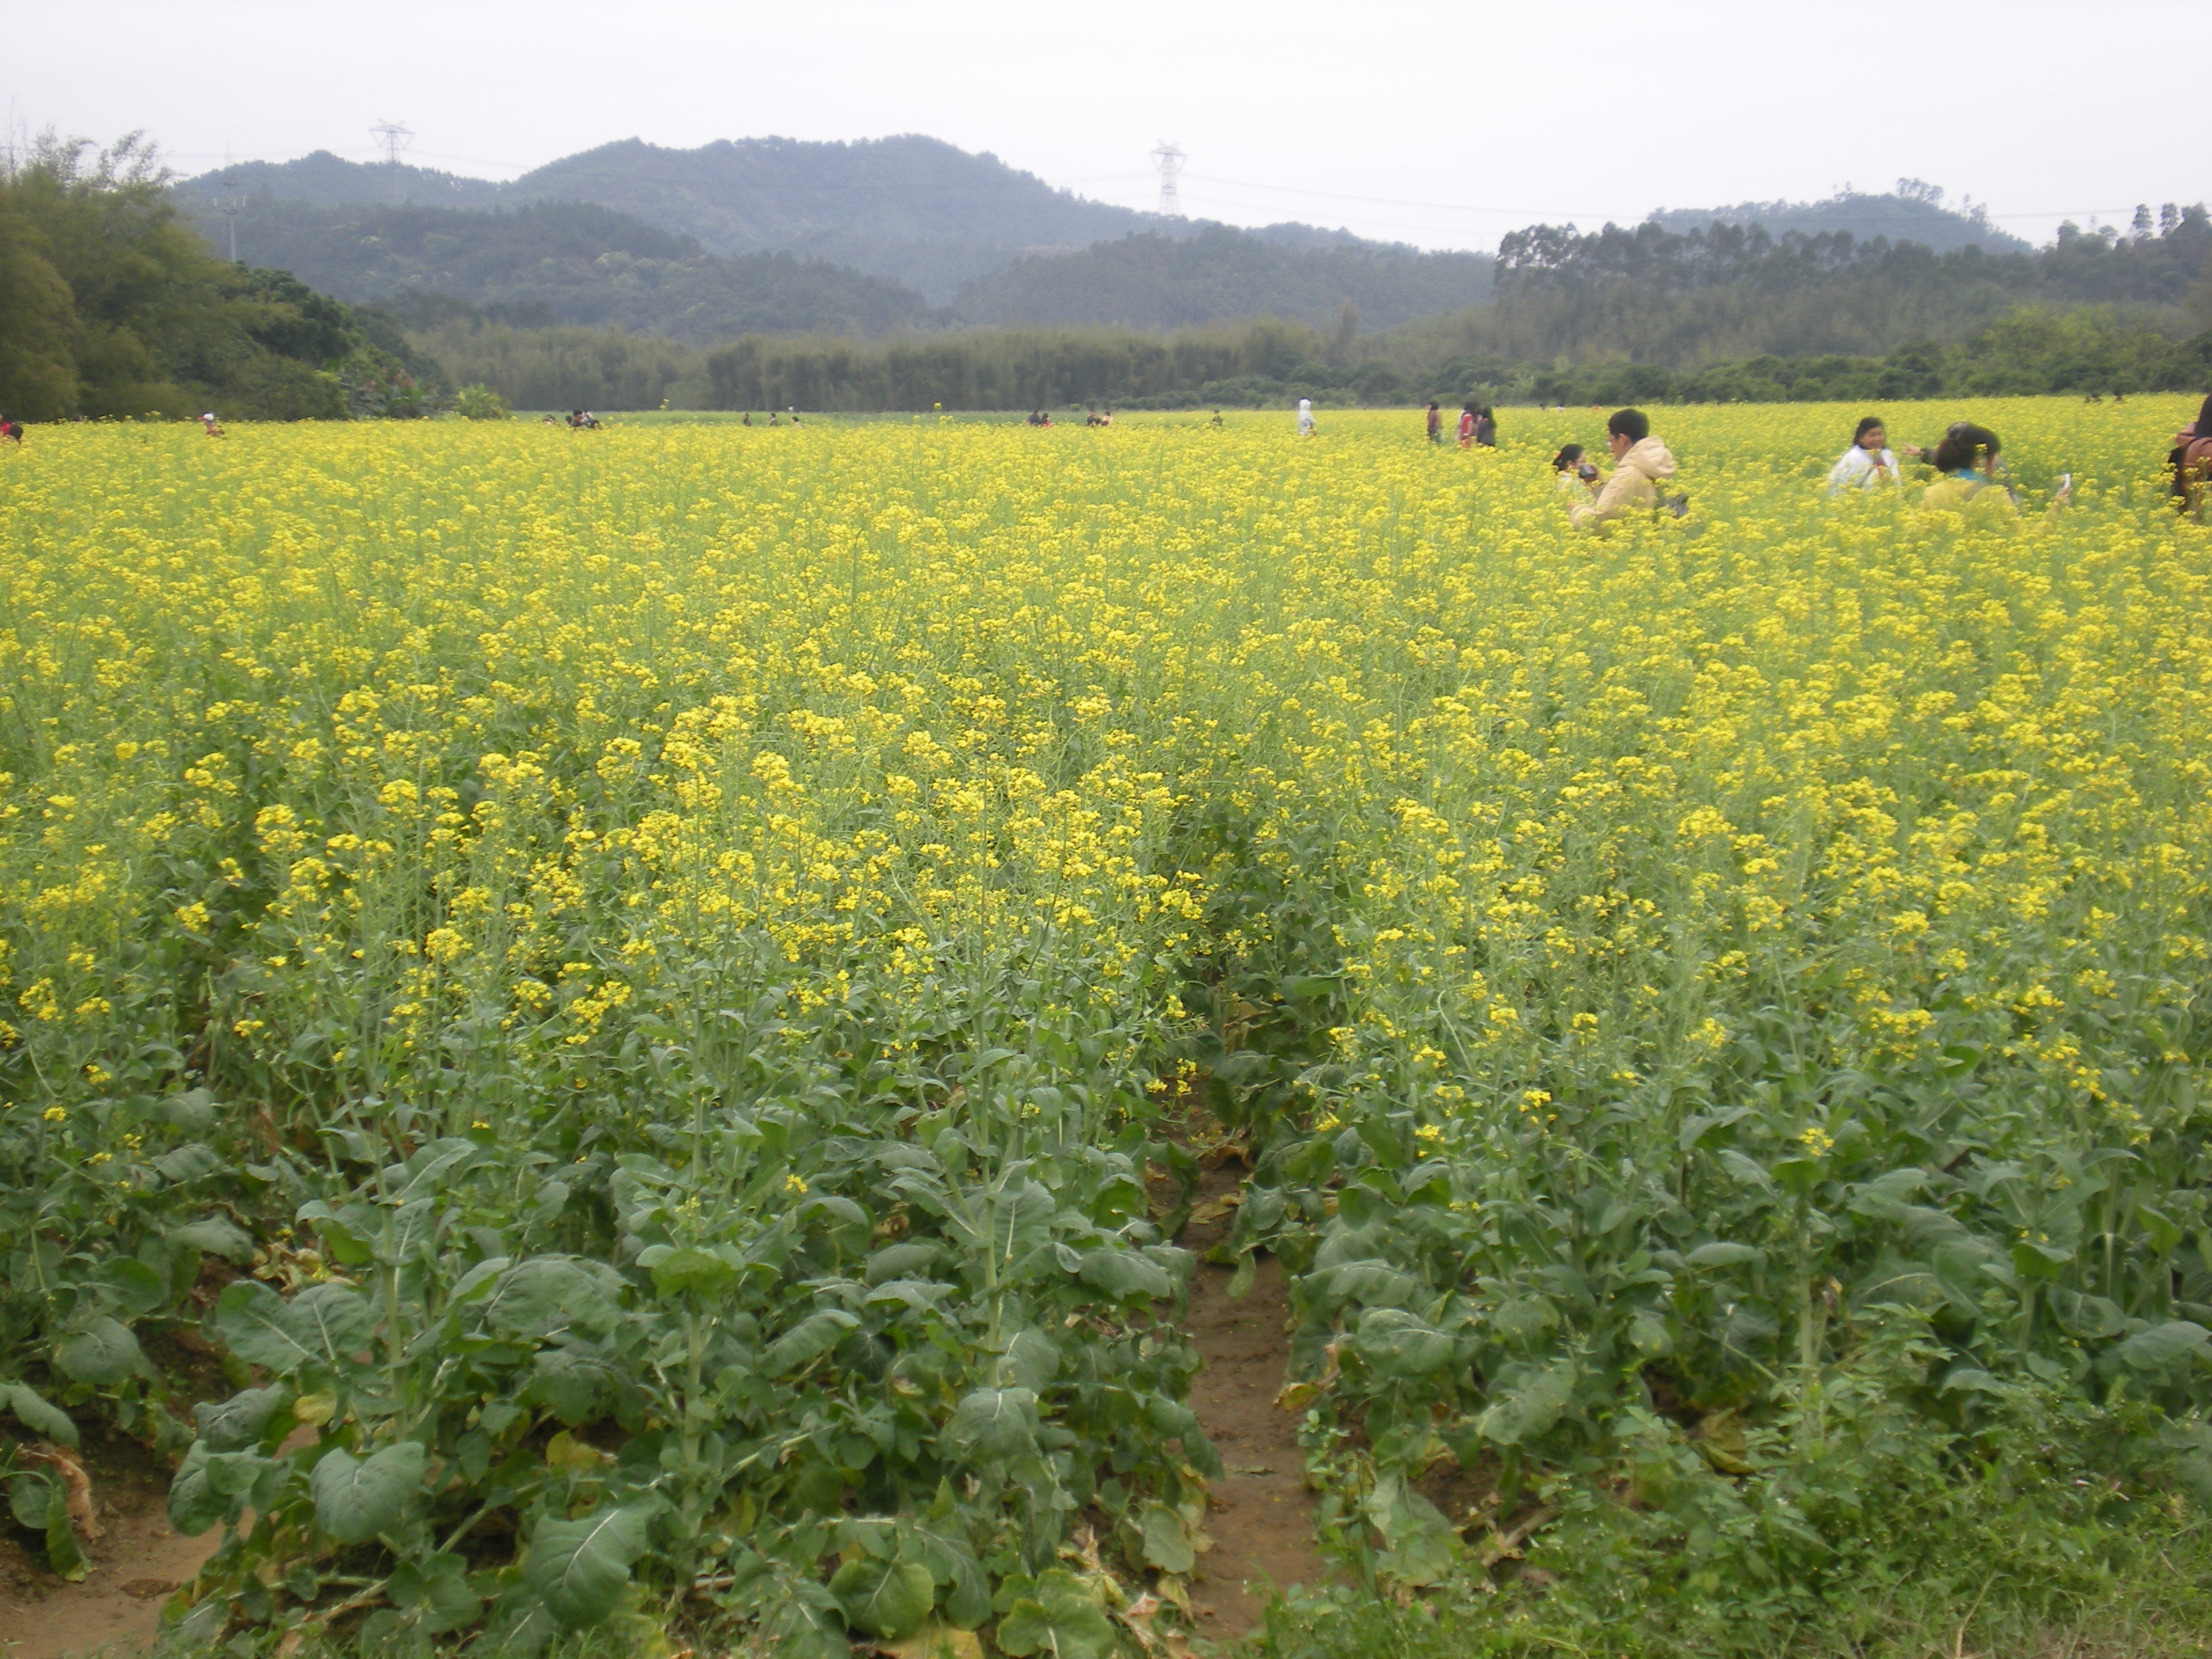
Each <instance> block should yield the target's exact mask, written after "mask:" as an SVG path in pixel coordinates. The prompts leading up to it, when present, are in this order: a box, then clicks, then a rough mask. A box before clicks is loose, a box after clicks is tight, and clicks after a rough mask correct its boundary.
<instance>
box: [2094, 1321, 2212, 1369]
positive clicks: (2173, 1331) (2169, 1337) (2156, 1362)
mask: <svg viewBox="0 0 2212 1659" xmlns="http://www.w3.org/2000/svg"><path fill="white" fill-rule="evenodd" d="M2208 1336H2212V1331H2207V1330H2206V1329H2205V1328H2204V1327H2203V1326H2202V1325H2199V1324H2196V1323H2194V1322H2191V1321H2190V1320H2186V1319H2170V1320H2168V1321H2166V1323H2165V1324H2163V1325H2154V1326H2152V1327H2151V1328H2149V1329H2148V1330H2147V1331H2137V1332H2136V1334H2134V1335H2133V1336H2131V1337H2130V1338H2129V1339H2128V1340H2126V1341H2124V1342H2123V1343H2121V1344H2120V1345H2119V1346H2118V1347H2117V1348H2114V1349H2113V1350H2112V1355H2111V1357H2112V1358H2113V1359H2115V1360H2117V1361H2118V1363H2119V1364H2123V1365H2125V1366H2128V1367H2130V1369H2131V1370H2142V1371H2148V1370H2159V1369H2160V1368H2161V1367H2163V1366H2166V1365H2170V1364H2172V1363H2173V1362H2174V1361H2175V1360H2177V1359H2179V1358H2182V1357H2183V1356H2184V1355H2185V1354H2190V1353H2193V1352H2196V1351H2197V1350H2198V1349H2200V1348H2202V1347H2203V1346H2204V1340H2205V1338H2206V1337H2208Z"/></svg>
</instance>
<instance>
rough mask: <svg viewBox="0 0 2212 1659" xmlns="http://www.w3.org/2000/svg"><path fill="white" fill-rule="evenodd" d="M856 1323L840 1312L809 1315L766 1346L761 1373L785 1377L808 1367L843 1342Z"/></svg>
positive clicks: (848, 1315)
mask: <svg viewBox="0 0 2212 1659" xmlns="http://www.w3.org/2000/svg"><path fill="white" fill-rule="evenodd" d="M859 1324H860V1320H859V1319H858V1318H856V1317H855V1316H853V1315H852V1314H848V1313H847V1312H846V1311H845V1310H843V1309H842V1308H823V1309H820V1310H817V1311H816V1312H813V1313H811V1314H809V1315H807V1316H806V1317H805V1318H804V1319H802V1320H800V1321H799V1323H797V1324H796V1325H794V1326H793V1327H792V1328H790V1329H789V1330H787V1331H786V1332H785V1333H784V1334H782V1335H781V1336H780V1337H778V1338H776V1340H775V1341H774V1342H771V1343H770V1344H769V1349H768V1352H767V1353H766V1354H765V1355H763V1357H762V1360H761V1369H762V1370H763V1371H765V1372H767V1374H768V1375H769V1376H788V1375H789V1374H790V1373H791V1372H793V1371H795V1370H798V1369H799V1367H800V1366H802V1365H808V1364H812V1363H813V1362H814V1361H815V1360H817V1359H819V1358H821V1357H822V1356H823V1354H825V1353H828V1352H829V1350H830V1349H832V1348H834V1347H836V1346H837V1345H838V1344H839V1343H840V1342H842V1341H843V1340H845V1333H846V1332H848V1331H849V1330H852V1329H854V1328H856V1327H858V1326H859Z"/></svg>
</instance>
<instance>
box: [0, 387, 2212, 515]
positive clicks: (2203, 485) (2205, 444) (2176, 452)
mask: <svg viewBox="0 0 2212 1659" xmlns="http://www.w3.org/2000/svg"><path fill="white" fill-rule="evenodd" d="M22 431H23V428H21V427H20V426H19V427H17V428H15V433H16V441H17V442H18V443H20V442H21V441H22ZM2166 466H2167V468H2168V470H2170V471H2172V474H2173V504H2174V506H2175V507H2176V508H2178V509H2179V511H2181V512H2184V513H2189V514H2190V515H2191V516H2192V517H2194V518H2195V519H2196V520H2197V522H2198V523H2199V524H2202V523H2203V521H2204V507H2205V502H2206V499H2207V498H2208V497H2212V398H2206V399H2205V400H2204V407H2203V408H2202V409H2200V410H2197V418H2196V419H2195V420H2194V421H2191V422H2190V423H2189V424H2188V425H2187V426H2185V427H2184V428H2181V430H2180V431H2179V432H2177V433H2175V434H2174V435H2173V453H2172V454H2170V455H2168V456H2167V457H2166Z"/></svg>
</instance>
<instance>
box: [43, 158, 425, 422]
mask: <svg viewBox="0 0 2212 1659" xmlns="http://www.w3.org/2000/svg"><path fill="white" fill-rule="evenodd" d="M0 296H4V303H0V410H5V411H6V412H7V413H9V414H10V415H13V416H16V417H17V418H19V419H25V420H56V419H64V418H67V417H70V416H84V417H87V418H100V417H115V416H131V417H137V416H148V415H154V416H182V415H190V414H193V413H196V412H197V411H199V410H204V409H208V408H216V409H219V410H222V412H223V413H225V414H227V415H233V416H240V417H244V418H249V419H264V420H299V419H303V418H322V419H342V418H344V417H346V416H376V415H405V414H416V413H422V412H425V411H426V410H428V408H429V407H430V406H432V405H433V404H435V402H436V400H437V399H438V398H440V397H441V396H442V395H443V394H444V393H445V392H449V391H450V390H451V388H450V386H447V385H446V384H445V381H444V377H443V374H442V371H441V370H440V369H438V368H437V367H436V365H435V363H428V362H422V361H421V360H420V359H418V358H416V356H415V354H414V352H413V349H412V348H411V347H410V346H409V345H408V343H407V342H406V339H405V337H404V333H403V332H402V331H401V330H400V328H399V327H398V324H397V323H396V321H394V320H393V319H388V318H386V319H374V318H364V317H362V316H360V315H357V314H356V313H354V312H353V311H352V310H350V309H349V307H345V306H343V305H341V304H339V303H338V302H337V301H335V300H333V299H331V298H330V296H328V295H324V294H319V293H317V292H316V291H315V290H313V289H311V288H309V287H308V286H307V284H305V283H301V282H300V281H298V280H297V279H296V278H295V277H294V276H291V275H290V274H289V272H285V271H281V270H265V269H255V268H251V267H246V266H242V265H233V264H228V263H226V262H224V261H223V260H222V259H219V258H216V256H215V255H214V254H213V252H211V251H210V249H209V248H208V246H207V245H206V243H205V242H204V241H203V240H202V239H201V238H200V237H199V235H198V234H197V233H196V232H194V231H193V230H192V228H191V227H190V226H189V225H186V224H185V223H184V222H181V221H180V219H179V216H178V213H177V210H176V207H175V205H174V204H173V202H171V200H170V199H169V197H168V194H167V175H166V173H164V171H163V170H162V168H161V166H160V164H159V162H158V161H156V159H155V155H154V154H153V151H152V150H151V149H150V148H149V147H148V146H147V145H145V144H144V143H143V142H142V141H141V140H139V139H138V138H137V137H129V138H125V139H124V140H123V141H122V142H120V143H117V144H114V145H112V146H110V147H109V148H107V149H104V150H98V151H95V150H94V147H93V146H92V145H91V144H89V143H84V142H82V141H61V140H57V139H55V138H53V137H46V138H43V139H40V140H39V141H37V142H36V143H33V144H32V145H30V146H29V147H28V148H27V149H25V150H24V151H22V152H20V153H14V152H11V153H8V154H6V155H0Z"/></svg>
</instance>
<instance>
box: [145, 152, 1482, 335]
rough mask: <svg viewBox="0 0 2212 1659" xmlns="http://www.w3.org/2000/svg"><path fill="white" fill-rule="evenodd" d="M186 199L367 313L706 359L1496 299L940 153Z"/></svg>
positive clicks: (270, 183)
mask: <svg viewBox="0 0 2212 1659" xmlns="http://www.w3.org/2000/svg"><path fill="white" fill-rule="evenodd" d="M177 194H178V197H179V203H180V204H181V205H182V206H183V207H184V208H185V211H186V212H187V213H188V214H189V215H191V217H192V218H193V219H194V221H195V222H197V224H198V225H199V226H200V228H202V230H203V231H204V233H205V234H207V235H208V237H209V238H210V240H212V241H214V242H216V245H217V246H224V247H227V246H228V238H229V235H230V234H231V232H232V231H233V230H235V232H236V234H237V239H238V252H239V257H240V258H242V259H244V260H246V262H247V263H249V264H260V265H273V266H276V267H278V268H280V269H283V270H290V271H293V272H295V273H296V274H297V275H298V276H300V277H301V279H303V280H304V281H306V282H307V283H311V284H313V286H315V287H317V288H319V289H324V290H325V291H326V292H329V293H331V294H335V295H337V296H338V297H339V298H341V299H343V300H347V301H354V302H356V303H361V302H368V301H374V302H380V303H384V304H387V305H390V306H392V307H394V308H396V309H397V310H398V311H399V312H400V313H402V314H403V315H412V316H424V315H430V314H435V313H437V312H438V311H439V310H440V308H441V302H445V307H446V309H447V311H448V312H450V309H451V305H452V303H453V302H459V304H460V305H462V306H465V307H470V308H472V309H474V310H476V311H477V312H480V313H486V314H489V315H493V316H496V317H500V318H502V319H507V320H512V321H534V322H548V323H550V322H559V323H575V324H594V325H612V326H619V327H623V328H628V329H631V330H634V331H639V332H645V333H656V334H665V335H667V336H669V337H672V338H676V339H680V340H687V341H691V342H694V343H710V342H713V341H716V340H723V339H728V338H731V337H734V336H736V335H739V334H745V333H766V334H794V333H850V334H865V335H875V334H882V333H885V332H890V331H896V330H902V329H929V328H941V327H945V326H954V325H960V324H963V323H971V322H977V323H1028V324H1036V325H1070V324H1100V325H1127V326H1131V327H1137V328H1174V327H1182V326H1185V325H1191V324H1195V323H1206V322H1212V321H1219V320H1227V319H1237V318H1243V317H1250V316H1257V315H1262V314H1273V315H1275V316H1279V317H1282V318H1285V319H1287V320H1291V321H1300V322H1312V323H1316V324H1325V325H1326V324H1334V323H1335V322H1336V321H1337V320H1338V319H1340V316H1341V315H1342V313H1343V307H1345V306H1346V304H1347V303H1348V304H1350V305H1351V306H1352V307H1353V309H1354V310H1355V311H1356V312H1357V313H1358V317H1359V319H1360V320H1361V321H1362V322H1363V323H1364V325H1365V326H1367V327H1369V328H1380V327H1389V326H1392V325H1395V324H1398V323H1401V322H1405V321H1408V320H1410V319H1412V318H1413V317H1416V316H1420V315H1425V314H1426V313H1429V312H1432V311H1437V310H1449V309H1451V308H1454V307H1462V306H1467V305H1471V304H1474V303H1475V302H1476V301H1480V300H1481V299H1482V298H1484V297H1485V296H1486V295H1487V294H1488V292H1489V280H1490V261H1489V258H1487V256H1486V255H1480V254H1425V253H1421V252H1419V251H1417V250H1415V249H1413V248H1408V247H1402V246H1394V245H1388V244H1383V243H1377V242H1370V241H1365V240H1362V239H1361V238H1359V237H1357V236H1354V235H1352V234H1350V233H1349V232H1347V231H1342V230H1325V229H1321V228H1316V227H1314V226H1311V225H1300V224H1281V225H1271V226H1268V227H1267V228H1264V229H1260V230H1240V229H1233V228H1230V227H1227V226H1223V225H1213V224H1208V223H1205V222H1193V221H1187V220H1182V219H1175V218H1168V217H1164V216H1160V215H1158V214H1147V213H1139V212H1135V211H1133V210H1130V209H1127V208H1118V207H1112V206H1109V205H1108V204H1103V203H1099V202H1091V201H1085V199H1083V198H1082V197H1077V196H1073V195H1071V194H1070V193H1068V192H1067V191H1060V190H1054V189H1053V188H1052V187H1051V186H1050V185H1047V184H1046V183H1044V181H1043V180H1042V179H1037V178H1036V177H1035V176H1034V175H1032V174H1030V173H1022V172H1018V171H1017V170H1016V169H1014V168H1012V167H1007V166H1006V164H1005V163H1004V162H1002V161H1000V160H998V158H997V157H995V156H992V155H969V154H968V153H966V152H965V151H963V150H959V149H955V148H953V147H952V146H951V145H950V144H945V143H939V141H938V140H936V139H933V138H923V137H902V138H884V139H876V140H870V141H867V142H864V143H850V144H846V143H798V142H795V141H793V140H789V139H781V138H772V139H749V140H745V141H744V142H742V143H714V144H708V145H706V146H704V147H702V148H701V149H695V150H671V149H659V148H656V147H655V146H653V145H650V144H645V143H639V142H637V141H636V140H634V139H633V140H627V141H625V142H623V143H616V144H606V145H603V146H601V147H600V148H599V149H594V150H588V151H586V152H585V153H584V154H582V155H572V156H569V157H567V158H566V159H564V160H562V161H555V162H552V163H550V165H548V166H546V167H540V168H538V170H537V171H535V172H533V173H526V174H525V175H524V176H523V177H522V178H520V179H515V180H514V181H513V182H512V183H509V184H496V183H493V182H491V181H489V180H486V179H466V178H462V177H460V176H459V175H456V174H453V173H440V172H436V171H435V170H432V169H429V168H424V167H409V166H405V165H400V166H392V165H388V164H387V165H365V164H363V163H361V162H356V161H343V160H341V159H340V158H338V157H337V156H335V155H328V154H326V153H318V154H316V155H309V156H305V157H303V158H301V160H299V161H288V162H283V163H281V164H274V163H269V162H246V163H243V164H240V165H238V166H235V167H226V168H223V169H221V170H219V171H217V172H215V173H206V174H203V175H201V176H200V177H198V178H197V179H189V180H187V181H185V183H184V184H182V185H179V186H178V191H177ZM226 209H228V210H234V212H233V213H232V214H231V216H230V217H231V219H232V220H233V221H234V222H226V213H225V210H226Z"/></svg>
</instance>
